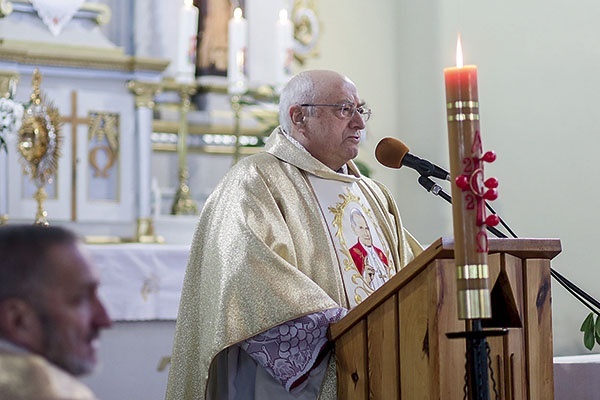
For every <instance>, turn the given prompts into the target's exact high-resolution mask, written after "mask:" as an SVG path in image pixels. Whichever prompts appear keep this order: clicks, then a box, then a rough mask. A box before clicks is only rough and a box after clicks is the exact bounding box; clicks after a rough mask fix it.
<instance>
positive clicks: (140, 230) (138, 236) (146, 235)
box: [134, 218, 165, 244]
mask: <svg viewBox="0 0 600 400" xmlns="http://www.w3.org/2000/svg"><path fill="white" fill-rule="evenodd" d="M134 241H135V242H138V243H159V244H162V243H164V242H165V239H164V238H163V237H162V236H157V235H155V233H154V221H153V220H152V218H139V219H138V220H137V228H136V232H135V240H134Z"/></svg>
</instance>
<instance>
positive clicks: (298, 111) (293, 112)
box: [290, 105, 306, 125]
mask: <svg viewBox="0 0 600 400" xmlns="http://www.w3.org/2000/svg"><path fill="white" fill-rule="evenodd" d="M290 118H291V120H292V124H294V125H304V121H305V120H306V114H305V113H304V107H302V106H299V105H295V106H293V107H291V108H290Z"/></svg>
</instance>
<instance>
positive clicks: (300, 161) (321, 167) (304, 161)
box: [265, 127, 361, 182]
mask: <svg viewBox="0 0 600 400" xmlns="http://www.w3.org/2000/svg"><path fill="white" fill-rule="evenodd" d="M292 140H293V139H292ZM298 145H300V144H299V143H298ZM298 145H296V144H294V143H292V141H291V140H290V139H289V138H288V136H287V135H286V134H285V133H284V132H283V129H281V127H277V128H275V130H273V132H272V133H271V135H270V136H269V138H268V139H267V144H266V146H265V151H266V152H267V153H270V154H272V155H274V156H275V157H277V158H278V159H280V160H281V161H285V162H287V163H289V164H292V165H294V166H296V167H298V168H300V169H301V170H304V171H306V172H308V173H310V174H313V175H315V176H318V177H319V178H323V179H333V180H336V181H342V182H357V181H359V180H360V178H361V176H360V172H359V171H358V168H357V167H356V165H355V164H354V162H353V161H352V160H350V161H348V163H347V164H346V165H347V167H348V174H343V173H339V172H336V171H334V170H332V169H331V168H329V167H328V166H326V165H325V164H323V163H322V162H321V161H319V160H317V159H316V158H314V157H313V156H312V155H310V153H309V152H308V151H307V150H306V149H304V148H303V147H299V146H298ZM300 146H301V145H300Z"/></svg>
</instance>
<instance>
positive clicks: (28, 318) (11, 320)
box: [0, 297, 42, 351]
mask: <svg viewBox="0 0 600 400" xmlns="http://www.w3.org/2000/svg"><path fill="white" fill-rule="evenodd" d="M41 328H42V327H41V325H40V320H39V316H38V313H37V312H36V311H35V310H34V308H33V306H32V305H31V304H29V303H28V302H27V301H25V300H23V299H20V298H16V297H9V298H7V299H4V300H1V301H0V337H2V338H4V339H6V340H8V341H10V342H12V343H15V344H18V345H20V346H22V347H25V348H27V349H29V350H32V351H35V350H38V349H37V347H39V343H38V342H39V338H40V334H41Z"/></svg>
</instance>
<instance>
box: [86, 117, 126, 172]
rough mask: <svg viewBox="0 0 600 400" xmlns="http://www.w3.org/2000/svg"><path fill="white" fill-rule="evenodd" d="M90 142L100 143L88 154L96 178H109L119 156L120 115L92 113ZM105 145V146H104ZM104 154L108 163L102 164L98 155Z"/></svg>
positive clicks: (89, 133) (89, 130)
mask: <svg viewBox="0 0 600 400" xmlns="http://www.w3.org/2000/svg"><path fill="white" fill-rule="evenodd" d="M89 116H90V123H89V129H88V141H90V142H91V141H95V142H96V143H98V144H97V145H95V146H93V147H92V148H91V149H90V151H89V152H88V159H89V163H90V165H91V166H92V169H93V170H94V177H101V178H108V176H109V173H108V172H109V171H110V169H111V168H112V167H113V166H114V165H115V163H116V161H117V159H118V154H119V115H118V114H113V113H106V112H90V113H89ZM102 143H105V144H102ZM100 152H102V153H104V155H105V157H106V161H105V162H104V163H103V165H102V164H101V162H100V160H101V158H100V157H99V156H98V154H99V153H100Z"/></svg>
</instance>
